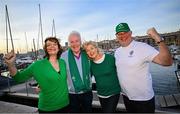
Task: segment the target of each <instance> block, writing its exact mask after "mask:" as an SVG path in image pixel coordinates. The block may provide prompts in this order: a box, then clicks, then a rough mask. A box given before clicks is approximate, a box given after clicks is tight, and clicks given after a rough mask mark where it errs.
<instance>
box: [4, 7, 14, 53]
mask: <svg viewBox="0 0 180 114" xmlns="http://www.w3.org/2000/svg"><path fill="white" fill-rule="evenodd" d="M5 9H6V16H5V19H6V44H7V53H8V52H9V50H8V29H9V34H10V38H11V45H12V50H13V51H14V43H13V39H12V32H11V25H10V20H9V14H8V8H7V5H5ZM7 26H8V27H7Z"/></svg>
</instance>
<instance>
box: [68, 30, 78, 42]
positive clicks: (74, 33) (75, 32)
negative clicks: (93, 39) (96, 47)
mask: <svg viewBox="0 0 180 114" xmlns="http://www.w3.org/2000/svg"><path fill="white" fill-rule="evenodd" d="M73 35H75V36H78V37H79V38H80V40H81V35H80V33H79V32H78V31H72V32H71V33H70V34H69V36H68V41H69V38H70V36H73Z"/></svg>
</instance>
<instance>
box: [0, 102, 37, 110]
mask: <svg viewBox="0 0 180 114" xmlns="http://www.w3.org/2000/svg"><path fill="white" fill-rule="evenodd" d="M37 110H38V109H37V108H35V107H30V106H26V105H21V104H16V103H8V102H4V101H0V113H37Z"/></svg>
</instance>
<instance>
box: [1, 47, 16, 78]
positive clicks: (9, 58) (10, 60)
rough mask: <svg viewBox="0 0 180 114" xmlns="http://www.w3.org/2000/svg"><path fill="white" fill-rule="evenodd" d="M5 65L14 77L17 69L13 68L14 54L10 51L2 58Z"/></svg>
mask: <svg viewBox="0 0 180 114" xmlns="http://www.w3.org/2000/svg"><path fill="white" fill-rule="evenodd" d="M4 60H5V63H6V64H7V66H8V69H9V72H10V75H11V76H14V75H15V74H16V73H17V68H16V66H15V60H16V54H15V53H14V51H13V50H12V51H11V52H10V53H7V54H6V55H5V57H4Z"/></svg>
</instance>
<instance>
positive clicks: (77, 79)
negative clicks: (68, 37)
mask: <svg viewBox="0 0 180 114" xmlns="http://www.w3.org/2000/svg"><path fill="white" fill-rule="evenodd" d="M68 61H69V69H70V73H71V79H72V82H73V85H74V89H75V92H76V93H77V92H80V91H84V92H86V91H89V90H91V86H90V76H89V75H90V63H89V60H88V57H87V54H86V52H85V51H84V50H82V49H81V64H82V74H83V80H82V79H81V76H80V73H79V70H78V67H77V64H76V61H75V58H74V54H73V52H72V50H71V49H69V50H68Z"/></svg>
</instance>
